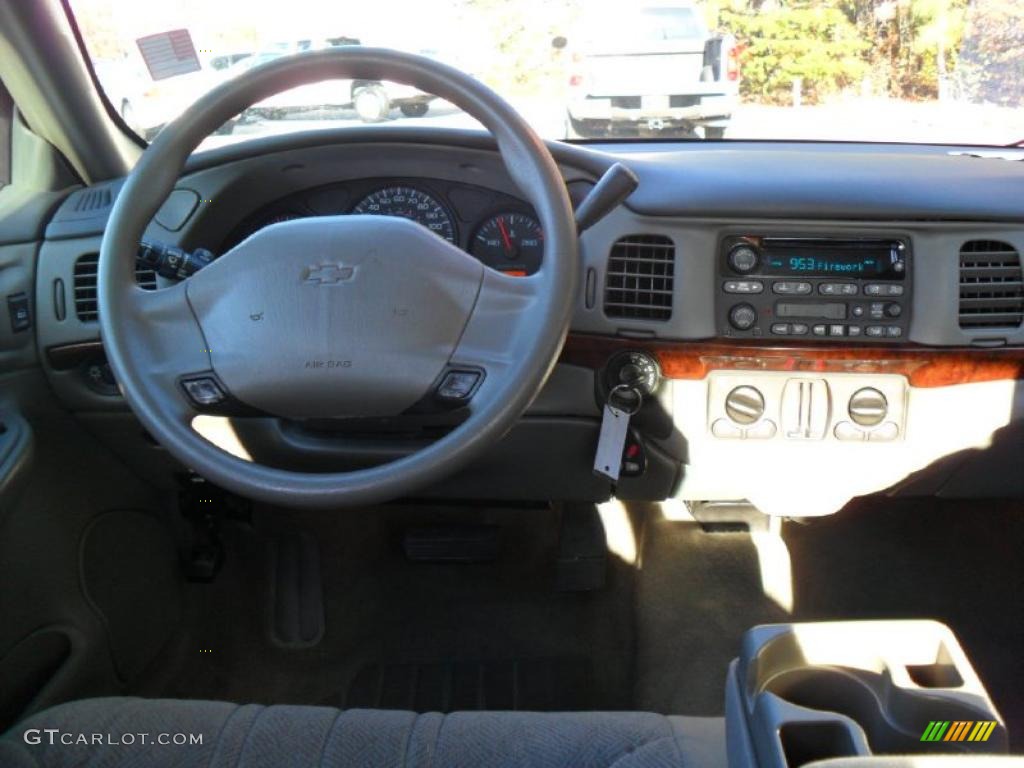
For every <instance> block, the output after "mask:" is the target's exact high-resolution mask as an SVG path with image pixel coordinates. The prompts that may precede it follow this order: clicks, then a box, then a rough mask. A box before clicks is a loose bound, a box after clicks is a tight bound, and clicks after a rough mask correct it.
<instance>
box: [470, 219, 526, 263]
mask: <svg viewBox="0 0 1024 768" xmlns="http://www.w3.org/2000/svg"><path fill="white" fill-rule="evenodd" d="M469 249H470V253H472V254H473V255H474V256H476V257H477V258H478V259H480V261H482V262H483V263H484V264H486V265H487V266H489V267H491V268H493V269H497V270H499V271H501V272H513V273H518V274H533V273H534V272H536V271H537V270H538V269H540V262H541V257H542V256H543V254H544V233H543V232H542V231H541V228H540V224H539V223H538V222H537V220H536V219H535V218H533V216H530V215H529V214H526V213H499V214H496V215H494V216H491V217H490V218H489V219H487V220H486V221H485V222H484V223H483V224H481V225H480V228H479V229H477V231H476V234H475V235H474V236H473V240H472V241H471V242H470V244H469Z"/></svg>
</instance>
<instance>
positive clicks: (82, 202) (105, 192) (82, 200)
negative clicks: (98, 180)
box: [75, 187, 113, 213]
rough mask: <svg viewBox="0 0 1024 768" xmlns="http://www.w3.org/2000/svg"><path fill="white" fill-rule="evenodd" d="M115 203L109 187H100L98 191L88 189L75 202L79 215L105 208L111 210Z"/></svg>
mask: <svg viewBox="0 0 1024 768" xmlns="http://www.w3.org/2000/svg"><path fill="white" fill-rule="evenodd" d="M112 202H113V197H112V196H111V194H110V189H109V188H107V187H99V188H97V189H87V190H85V191H84V192H82V194H80V195H79V196H78V200H77V201H75V211H76V212H78V213H81V212H84V211H98V210H101V209H103V208H109V207H110V204H111V203H112Z"/></svg>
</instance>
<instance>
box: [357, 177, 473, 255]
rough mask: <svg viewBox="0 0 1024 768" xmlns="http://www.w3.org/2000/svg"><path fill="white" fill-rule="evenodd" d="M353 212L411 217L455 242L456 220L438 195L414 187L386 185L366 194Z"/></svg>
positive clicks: (450, 241) (449, 240)
mask: <svg viewBox="0 0 1024 768" xmlns="http://www.w3.org/2000/svg"><path fill="white" fill-rule="evenodd" d="M352 213H363V214H370V215H373V216H400V217H402V218H403V219H411V220H412V221H415V222H417V223H419V224H422V225H423V226H424V227H426V228H427V229H429V230H430V231H431V232H433V233H435V234H437V235H440V236H441V237H443V238H444V239H445V240H447V241H448V242H449V243H455V222H454V221H452V217H451V214H449V213H448V211H446V210H445V208H444V206H443V205H441V203H439V202H438V201H437V199H436V198H434V197H432V196H430V195H428V194H427V193H426V192H421V191H420V190H418V189H413V188H412V187H385V188H384V189H378V190H377V191H376V192H373V193H372V194H370V195H367V196H366V197H364V198H363V199H362V200H360V201H359V204H358V205H356V207H355V208H353V209H352Z"/></svg>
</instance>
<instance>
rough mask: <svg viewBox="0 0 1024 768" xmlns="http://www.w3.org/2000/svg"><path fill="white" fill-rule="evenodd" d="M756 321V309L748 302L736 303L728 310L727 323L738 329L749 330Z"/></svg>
mask: <svg viewBox="0 0 1024 768" xmlns="http://www.w3.org/2000/svg"><path fill="white" fill-rule="evenodd" d="M756 322H757V310H756V309H754V308H753V307H752V306H750V305H749V304H737V305H736V306H734V307H733V308H732V309H730V310H729V323H730V325H732V327H733V328H735V329H736V330H738V331H749V330H750V329H751V328H753V327H754V323H756Z"/></svg>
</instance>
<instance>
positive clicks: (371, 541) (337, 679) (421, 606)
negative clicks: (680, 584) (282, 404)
mask: <svg viewBox="0 0 1024 768" xmlns="http://www.w3.org/2000/svg"><path fill="white" fill-rule="evenodd" d="M432 521H443V522H446V523H461V522H477V523H479V522H485V523H488V524H493V525H496V526H497V527H498V531H499V534H498V544H499V555H498V557H497V559H496V560H495V561H494V562H490V563H473V564H433V563H417V562H410V561H409V560H407V559H406V558H405V556H404V554H403V553H402V550H401V537H402V533H403V531H405V530H406V529H408V528H409V527H410V526H417V527H420V526H423V525H425V524H426V525H429V524H430V523H431V522H432ZM255 522H256V525H255V528H254V529H247V528H246V527H244V526H239V525H232V526H230V527H229V528H228V530H227V537H228V540H227V544H228V557H227V562H226V565H225V569H224V571H223V572H222V574H221V575H220V576H219V577H218V579H217V581H216V582H215V583H214V584H212V585H190V586H189V588H188V593H187V598H186V601H187V603H188V606H189V611H190V615H189V618H188V620H187V621H186V627H185V632H183V634H182V636H181V637H179V638H176V639H175V641H174V643H173V646H172V647H169V648H168V649H167V651H166V652H165V654H164V655H163V658H162V659H161V660H160V663H158V664H156V665H154V668H153V674H152V675H151V676H150V677H149V679H148V680H147V681H146V682H145V683H144V685H143V686H142V690H141V691H140V692H141V693H142V694H144V695H163V696H172V697H191V698H219V699H227V700H231V701H238V702H250V701H252V702H259V703H271V702H277V703H328V704H333V705H336V706H340V705H345V704H349V705H352V704H353V703H364V704H369V703H379V704H381V705H389V704H391V703H394V704H395V705H396V706H397V705H398V702H399V701H402V702H404V703H402V704H401V706H402V708H410V705H409V704H408V703H407V702H408V700H409V697H410V696H411V697H413V701H414V703H415V698H416V696H420V697H421V698H422V699H423V701H422V704H423V706H424V707H427V708H432V709H433V708H436V709H450V708H452V705H453V704H454V703H456V702H458V703H459V705H460V706H461V705H462V702H468V701H470V700H472V701H476V706H474V707H470V708H483V707H487V708H495V707H497V706H499V705H500V704H502V703H506V702H507V703H510V704H513V705H515V706H516V707H517V708H520V709H539V710H559V709H629V708H630V700H631V695H630V694H631V692H630V681H631V679H632V668H631V664H632V659H633V655H634V653H633V645H632V642H633V628H632V577H633V574H632V572H631V571H630V570H629V569H628V568H626V567H624V566H621V565H615V566H613V567H612V568H611V569H610V571H609V574H608V576H609V578H608V585H607V587H606V588H605V589H604V590H602V591H600V592H595V593H561V592H558V591H556V590H555V589H554V577H555V571H554V566H555V558H556V548H557V539H558V515H557V513H554V512H552V511H550V510H548V509H483V510H482V509H479V508H458V507H452V508H447V509H443V510H437V509H433V508H430V507H411V508H405V507H386V508H380V509H374V510H371V511H362V512H358V511H357V512H346V513H339V514H334V515H331V514H324V513H319V514H316V513H313V514H307V513H287V514H284V515H281V514H278V513H275V512H274V511H272V510H268V511H265V512H264V514H262V515H259V516H258V518H257V520H256V521H255ZM284 526H300V527H302V528H303V529H305V530H307V531H311V532H312V533H313V534H314V535H315V537H316V538H317V540H318V541H319V542H320V544H321V561H322V563H323V580H324V590H323V591H324V598H325V607H326V629H325V632H324V635H323V639H322V640H321V641H320V643H319V644H318V645H316V646H314V647H312V648H308V649H298V650H295V649H286V648H282V647H279V646H277V645H275V644H274V643H273V642H271V639H270V626H269V625H270V619H269V616H268V606H269V598H268V594H269V585H268V584H267V575H266V573H267V567H266V550H267V546H268V540H269V538H270V537H272V536H273V535H274V529H275V528H281V527H284ZM201 649H209V651H208V652H206V651H204V652H200V650H201ZM467 670H475V674H476V675H477V677H476V678H474V680H473V681H472V685H473V686H475V688H473V692H472V695H470V694H469V693H466V694H463V693H460V692H461V691H463V690H464V688H465V686H464V685H463V682H462V681H463V680H464V677H465V674H466V673H467ZM410 674H413V675H416V676H420V677H413V678H410V677H409V675H410ZM431 678H436V679H433V681H432V679H431ZM378 685H380V686H383V687H382V688H381V689H380V690H378V689H377V688H376V686H378ZM453 686H454V687H453ZM416 688H418V691H417V690H416ZM481 692H486V693H487V695H488V696H489V697H490V698H489V699H488V698H487V697H486V696H485V697H484V698H483V699H479V696H478V694H481ZM452 697H454V699H453V698H452ZM491 702H493V705H494V706H492V704H491ZM428 705H429V706H428ZM413 708H417V707H413Z"/></svg>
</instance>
